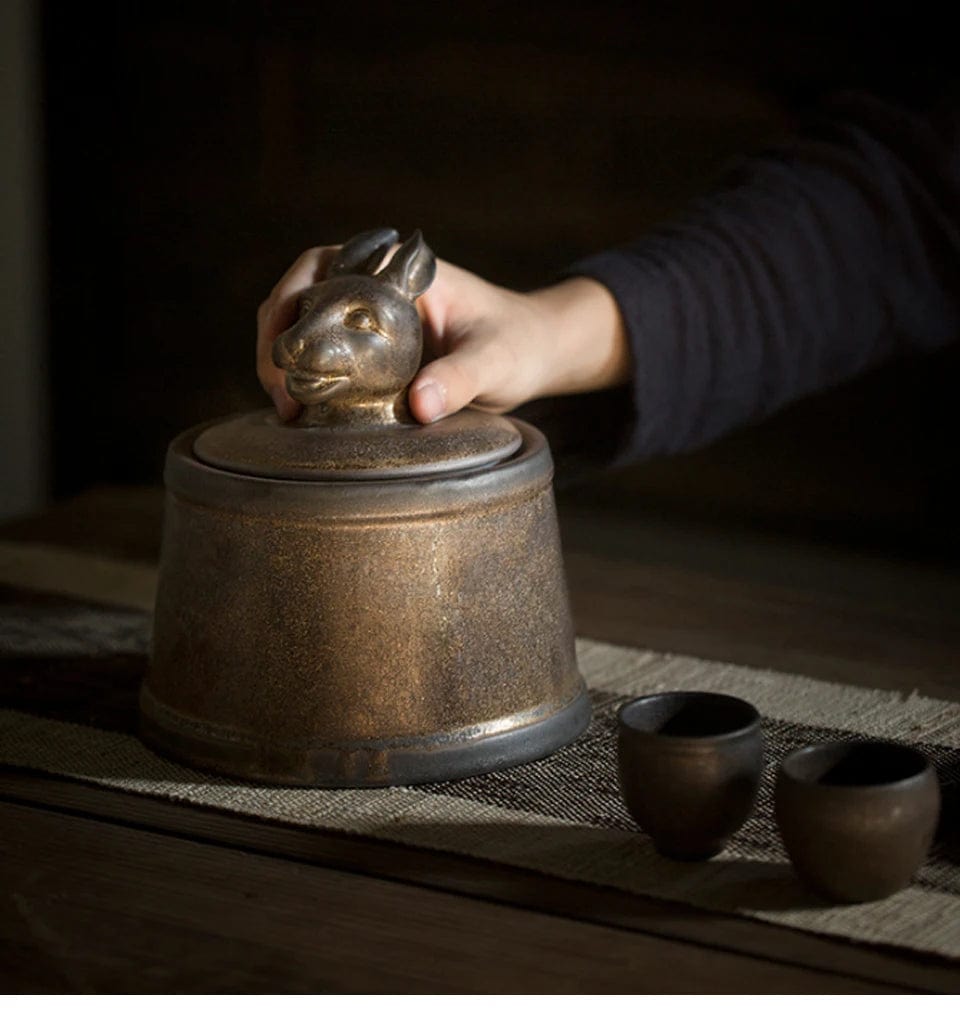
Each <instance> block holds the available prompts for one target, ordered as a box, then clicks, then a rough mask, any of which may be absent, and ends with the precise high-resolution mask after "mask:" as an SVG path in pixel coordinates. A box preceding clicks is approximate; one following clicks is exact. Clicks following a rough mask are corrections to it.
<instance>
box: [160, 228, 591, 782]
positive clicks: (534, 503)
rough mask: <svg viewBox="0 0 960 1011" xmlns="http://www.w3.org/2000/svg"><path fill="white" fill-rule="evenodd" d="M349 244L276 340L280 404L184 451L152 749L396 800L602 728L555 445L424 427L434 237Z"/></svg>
mask: <svg viewBox="0 0 960 1011" xmlns="http://www.w3.org/2000/svg"><path fill="white" fill-rule="evenodd" d="M396 240H397V234H396V232H394V231H392V230H388V229H380V230H377V231H374V232H368V233H364V234H363V235H360V236H357V237H356V238H355V239H352V240H351V241H350V242H348V243H347V244H346V245H345V246H344V247H343V248H342V249H341V251H340V253H339V254H338V258H337V260H336V262H334V264H333V265H332V266H331V267H330V268H329V270H328V272H327V276H326V278H325V279H324V280H322V281H320V282H319V283H318V284H316V285H314V286H313V287H312V288H309V289H308V290H307V291H306V292H305V293H304V294H303V296H302V298H301V301H300V318H299V320H298V322H297V323H296V324H295V325H294V326H293V327H291V329H290V330H288V331H286V332H285V333H284V334H282V335H281V336H280V337H279V338H278V340H277V342H276V344H275V345H274V361H275V362H276V364H277V365H279V366H280V367H282V368H284V369H285V370H286V372H287V379H286V384H287V389H288V391H289V393H290V394H291V396H292V397H293V398H294V399H295V400H298V401H299V402H300V403H301V404H302V405H303V407H302V412H301V414H300V416H299V418H298V419H296V421H294V422H288V423H282V422H280V420H279V419H278V418H277V417H276V415H275V414H274V412H273V411H272V410H265V411H259V412H254V413H251V414H245V415H240V416H235V417H232V418H228V419H225V420H220V421H214V422H211V423H208V424H204V425H200V426H198V427H197V428H194V429H192V430H190V431H187V432H184V433H183V434H182V435H180V436H179V437H177V438H176V439H175V440H174V441H173V442H172V444H171V445H170V448H169V451H168V454H167V463H166V470H165V483H166V489H167V491H166V505H165V519H164V531H163V547H162V553H161V566H160V579H159V584H158V589H157V601H156V611H155V624H154V637H153V650H152V662H151V667H150V670H149V673H148V675H147V677H146V679H145V682H144V685H143V688H142V691H141V733H142V737H143V738H144V740H145V742H146V743H147V744H148V745H150V746H151V747H153V748H155V749H156V750H159V751H161V752H164V753H166V754H168V755H170V756H172V757H174V758H175V759H177V760H178V761H181V762H183V763H185V764H187V765H195V766H199V767H202V768H206V769H210V770H214V771H217V772H221V773H224V774H228V775H231V776H237V777H241V778H247V779H252V780H258V781H262V782H267V783H276V784H300V785H316V786H329V787H359V786H384V785H397V784H409V783H418V782H429V781H437V780H445V779H455V778H459V777H464V776H470V775H474V774H478V773H481V772H486V771H490V770H493V769H497V768H501V767H504V766H508V765H513V764H518V763H521V762H526V761H529V760H532V759H535V758H538V757H541V756H543V755H546V754H548V753H550V752H552V751H553V750H555V749H556V748H558V747H560V746H561V745H563V744H565V743H567V742H569V741H570V740H572V739H573V738H575V737H576V736H577V735H578V734H579V733H580V732H581V731H582V730H583V729H584V727H585V726H586V725H587V723H588V722H589V713H590V709H589V703H588V700H587V695H586V690H585V686H584V684H583V681H582V679H581V677H580V674H579V672H578V670H577V667H576V659H575V654H574V645H573V633H572V625H571V620H570V612H569V604H568V600H567V593H566V586H565V581H564V575H563V568H562V560H561V555H560V542H559V534H558V529H557V522H556V515H555V509H554V501H553V490H552V472H553V467H552V461H551V457H550V452H549V448H548V446H547V443H546V440H545V439H544V437H543V435H542V434H541V433H540V432H539V431H537V430H536V429H535V428H533V427H532V426H530V425H527V424H524V423H522V422H520V421H517V420H513V419H509V418H505V417H498V416H494V415H490V414H487V413H485V412H482V411H476V410H471V409H467V410H464V411H461V412H460V413H459V414H456V415H454V416H452V417H449V418H446V419H443V420H441V421H438V422H436V423H434V424H432V425H426V426H421V425H419V424H417V423H416V422H414V421H413V419H412V418H411V417H410V415H409V414H408V412H407V408H406V387H407V386H408V384H409V383H410V381H411V380H412V379H413V377H414V375H415V374H416V372H417V369H418V367H419V364H420V359H421V353H422V334H421V329H420V321H419V317H418V314H417V311H416V306H415V302H416V299H417V297H418V296H419V295H420V294H422V293H423V291H425V290H426V288H427V287H428V286H429V284H430V283H431V281H432V279H433V275H434V270H435V261H434V257H433V254H432V253H431V252H430V250H429V249H428V248H427V246H426V245H425V244H424V242H423V239H422V237H421V236H420V234H419V232H417V233H414V235H413V236H411V238H410V239H408V240H407V241H406V242H405V243H404V244H403V245H402V246H400V248H399V249H398V250H397V252H396V253H395V254H394V255H393V257H392V258H391V259H390V260H389V262H388V263H387V265H386V266H384V267H383V268H382V269H379V270H378V267H380V265H381V263H382V262H383V260H384V259H385V257H386V256H387V254H388V252H389V250H390V248H391V247H392V246H393V245H394V244H395V242H396Z"/></svg>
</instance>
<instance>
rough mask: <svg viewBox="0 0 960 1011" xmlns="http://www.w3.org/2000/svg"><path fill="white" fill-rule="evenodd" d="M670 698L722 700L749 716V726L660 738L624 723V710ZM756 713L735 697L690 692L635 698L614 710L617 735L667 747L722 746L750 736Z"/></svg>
mask: <svg viewBox="0 0 960 1011" xmlns="http://www.w3.org/2000/svg"><path fill="white" fill-rule="evenodd" d="M670 698H684V699H696V698H699V699H712V700H716V699H724V700H726V701H732V702H735V703H737V704H738V705H740V706H742V707H743V708H744V713H745V715H747V716H749V717H750V719H749V722H748V723H745V724H744V725H743V726H742V727H737V728H736V729H734V730H726V731H724V732H723V733H720V734H670V735H669V736H668V735H666V734H660V733H658V732H657V731H656V730H645V729H644V728H642V727H636V726H632V725H631V724H629V723H628V722H627V716H628V715H629V714H628V710H631V709H634V708H640V707H641V706H642V705H643V704H650V703H651V702H653V701H654V700H655V699H670ZM760 721H761V717H760V712H759V710H758V709H757V707H756V706H755V705H753V703H752V702H748V701H747V700H746V699H743V698H740V696H739V695H729V694H727V693H726V692H705V691H690V690H684V689H680V690H675V691H666V692H651V693H649V694H648V695H639V696H637V698H634V699H630V700H628V701H627V702H624V703H623V704H622V705H621V706H620V707H619V708H618V709H617V725H618V728H619V730H620V732H621V733H623V732H626V733H629V734H633V735H636V736H637V737H647V738H651V739H653V738H656V739H657V740H659V741H663V742H664V743H666V742H670V743H671V744H695V743H698V742H699V743H706V742H722V741H728V740H733V739H735V738H737V737H745V736H747V735H748V734H752V733H753V732H754V731H756V730H757V729H758V728H759V726H760Z"/></svg>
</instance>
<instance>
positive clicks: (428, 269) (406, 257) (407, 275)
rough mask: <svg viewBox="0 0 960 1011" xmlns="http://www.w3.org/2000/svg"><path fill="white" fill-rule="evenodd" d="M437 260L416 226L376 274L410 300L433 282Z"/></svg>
mask: <svg viewBox="0 0 960 1011" xmlns="http://www.w3.org/2000/svg"><path fill="white" fill-rule="evenodd" d="M436 272H437V260H436V257H435V256H434V255H433V253H432V252H431V251H430V247H429V246H428V245H427V244H426V243H425V242H424V241H423V236H422V235H421V234H420V229H419V228H418V229H417V230H416V231H415V232H414V233H413V235H411V236H410V238H409V239H407V241H406V242H405V243H404V244H403V245H402V246H401V247H400V248H399V249H398V250H397V251H396V253H394V254H393V259H392V260H391V261H390V262H389V263H388V264H387V265H386V266H385V267H384V268H383V270H381V271H380V273H379V274H377V277H381V278H383V280H384V281H386V282H387V283H388V284H392V285H393V286H394V288H397V289H398V290H399V291H400V292H401V294H403V295H405V296H406V297H407V298H408V299H410V301H411V302H412V301H413V300H414V299H415V298H418V297H419V296H420V295H422V294H423V293H424V292H425V291H426V290H427V288H429V287H430V285H431V283H432V282H433V278H434V275H435V274H436Z"/></svg>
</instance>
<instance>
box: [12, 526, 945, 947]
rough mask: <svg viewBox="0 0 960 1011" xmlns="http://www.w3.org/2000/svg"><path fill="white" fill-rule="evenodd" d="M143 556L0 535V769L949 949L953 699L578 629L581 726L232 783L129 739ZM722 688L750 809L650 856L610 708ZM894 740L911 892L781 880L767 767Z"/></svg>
mask: <svg viewBox="0 0 960 1011" xmlns="http://www.w3.org/2000/svg"><path fill="white" fill-rule="evenodd" d="M152 579H153V573H152V572H151V570H149V568H148V567H145V566H132V565H129V564H127V563H121V562H111V561H108V560H101V559H96V560H93V559H86V560H85V559H84V557H83V556H80V555H76V554H74V553H70V552H64V551H60V550H54V549H46V548H38V547H29V548H27V547H24V546H22V545H3V544H0V584H4V586H5V589H3V591H2V593H0V671H2V678H0V689H2V694H0V704H2V705H3V706H4V707H5V708H2V709H0V762H3V763H6V764H9V765H13V766H20V767H27V768H31V769H39V770H44V771H46V772H50V773H56V774H59V775H62V776H67V777H72V778H75V779H81V780H88V781H92V782H95V783H99V784H103V785H105V786H108V787H111V788H113V789H116V790H122V791H131V792H134V793H143V794H149V795H153V796H157V797H164V798H169V799H170V800H172V801H178V802H182V803H187V804H194V805H198V806H204V807H211V808H219V809H222V810H228V811H236V812H242V813H243V814H246V815H254V816H257V817H259V818H262V819H265V820H269V821H274V822H283V823H291V824H297V825H305V826H313V827H316V828H318V829H325V830H336V831H340V832H347V833H357V834H360V835H364V836H369V837H373V838H378V839H388V840H394V841H397V842H401V843H405V844H410V845H414V846H418V847H424V848H427V849H434V850H444V851H448V852H452V853H458V854H464V855H467V856H471V857H476V858H481V859H485V860H491V861H496V862H498V863H501V864H507V865H512V866H516V867H521V868H526V869H530V870H534V871H538V872H541V873H543V874H547V875H554V876H557V877H560V878H566V879H572V880H576V881H582V882H590V883H594V884H598V885H603V886H608V887H612V888H616V889H620V890H622V891H625V892H631V893H638V894H642V895H650V896H657V897H661V898H666V899H670V900H674V901H680V902H684V903H688V904H690V905H693V906H699V907H702V908H708V909H716V910H722V911H727V912H733V913H737V914H740V915H744V916H750V917H756V918H758V919H763V920H769V921H773V922H776V923H779V924H783V925H787V926H790V927H793V928H796V929H800V930H807V931H813V932H817V933H822V934H831V935H839V936H843V937H846V938H849V939H854V940H858V941H868V942H874V943H882V944H890V945H896V946H899V947H903V948H912V949H916V950H920V951H927V952H935V953H938V954H941V955H946V956H950V957H960V838H958V832H957V800H958V795H960V705H956V704H953V703H948V702H944V701H941V700H937V699H931V698H925V697H922V696H920V695H916V694H914V695H910V696H909V697H904V696H901V695H899V694H897V693H893V692H887V691H872V690H866V689H861V688H854V687H849V686H844V685H836V684H827V683H824V682H822V681H814V680H812V679H808V678H803V677H797V676H794V675H789V674H783V673H778V672H776V671H769V670H756V669H751V668H745V667H740V666H734V665H731V664H725V663H717V662H712V661H706V660H698V659H695V658H692V657H686V656H668V655H663V654H658V653H652V652H646V651H643V650H637V649H626V648H622V647H617V646H612V645H609V644H605V643H601V642H594V641H589V640H581V641H580V642H579V643H578V655H579V661H580V666H581V670H582V671H583V674H584V676H585V678H586V680H587V683H588V685H589V686H590V689H591V694H592V697H593V704H594V718H593V722H592V724H591V726H590V728H589V730H588V731H587V732H586V733H585V734H584V735H583V736H582V737H581V738H580V739H579V740H577V741H576V742H574V743H573V744H571V745H569V746H568V747H566V748H564V749H562V750H561V751H560V752H558V753H557V754H555V755H553V756H552V757H550V758H548V759H544V760H543V761H540V762H536V763H533V764H531V765H527V766H524V767H521V768H516V769H509V770H506V771H503V772H498V773H493V774H489V775H486V776H478V777H475V778H473V779H469V780H464V781H461V782H457V783H444V784H437V785H431V786H420V787H405V788H393V789H384V790H372V791H371V790H348V791H325V790H317V789H289V788H287V789H271V788H266V787H261V786H251V785H245V784H241V783H238V782H231V781H228V780H224V779H221V778H217V777H214V776H208V775H205V774H203V773H199V772H195V771H193V770H190V769H186V768H183V767H181V766H178V765H176V764H174V763H172V762H169V761H167V760H165V759H162V758H159V757H157V756H155V755H154V754H152V753H151V752H149V751H148V750H146V749H145V748H144V747H143V746H142V745H141V744H140V742H139V741H138V740H137V738H136V736H135V735H134V732H133V728H134V726H135V719H136V690H137V686H138V683H139V679H140V677H141V676H142V673H143V669H144V663H145V655H146V650H147V646H148V640H149V631H150V616H149V613H148V612H147V611H146V610H145V605H146V604H148V602H149V600H150V594H151V591H152ZM685 688H696V689H703V690H709V691H719V692H727V693H730V694H734V695H739V696H741V697H743V698H745V699H748V700H749V701H751V702H752V703H753V704H754V705H755V706H756V707H757V708H758V709H759V710H760V712H761V713H762V714H763V715H764V734H765V744H766V755H767V770H766V774H765V776H764V781H763V785H762V788H761V793H760V798H759V802H758V805H757V809H756V811H755V813H754V815H753V816H752V817H751V818H750V819H749V821H748V822H747V823H746V824H745V825H744V826H743V828H742V829H741V830H740V831H739V832H738V833H737V835H736V836H735V837H734V839H733V840H732V841H731V843H730V844H729V846H728V847H727V849H726V850H725V851H724V852H723V853H722V854H721V855H720V856H718V857H715V858H714V859H713V860H710V861H709V862H706V863H698V864H683V863H675V862H673V861H670V860H666V859H664V858H662V857H660V856H658V855H657V853H656V852H655V851H654V849H653V847H652V845H651V844H650V842H649V840H648V839H647V838H646V837H645V836H644V834H643V833H642V832H641V831H640V830H639V829H638V828H637V827H636V826H635V825H634V823H633V822H632V821H631V819H630V816H629V815H628V814H627V812H626V810H625V809H624V807H623V804H622V802H621V800H620V797H619V792H618V788H617V775H616V764H615V758H616V755H615V725H616V720H615V714H616V709H617V707H618V706H619V705H620V703H621V702H622V701H623V700H625V699H627V698H630V697H634V696H637V695H642V694H645V693H648V692H653V691H660V690H664V689H685ZM851 736H853V737H864V738H874V739H884V740H894V741H902V742H907V743H910V744H912V745H914V746H915V747H917V748H919V749H920V750H921V751H923V752H924V753H925V754H926V755H928V756H929V758H930V759H931V760H932V761H933V763H934V764H935V766H936V768H937V771H938V774H939V777H940V782H941V786H942V788H943V792H944V802H945V809H944V810H945V814H944V818H943V820H942V824H941V830H940V832H939V834H938V840H937V842H936V843H935V846H934V849H933V851H932V853H931V855H930V857H929V859H928V861H927V863H926V865H925V866H924V867H923V868H922V869H921V871H920V872H919V874H918V875H917V877H916V879H915V881H914V884H913V885H912V886H911V887H910V888H908V889H906V890H905V891H902V892H900V893H899V894H897V895H894V896H892V897H891V898H888V899H885V900H883V901H881V902H874V903H867V904H863V905H855V906H844V905H831V904H829V903H827V902H824V901H823V900H820V899H818V898H817V897H815V896H813V895H812V894H810V893H809V892H807V891H806V890H805V889H804V888H803V887H802V886H801V885H800V884H799V882H798V881H797V880H796V878H795V876H794V874H793V872H792V870H791V868H790V865H789V862H788V861H787V858H786V855H785V853H784V851H783V848H782V846H781V843H780V841H779V838H778V835H777V830H776V825H775V823H774V820H773V813H772V800H773V776H774V773H775V771H776V766H777V763H778V762H779V761H780V759H781V758H782V757H783V756H784V755H785V754H787V753H788V752H789V751H791V750H792V749H794V748H796V747H799V746H801V745H803V744H806V743H809V742H813V741H818V740H824V739H827V738H837V737H851Z"/></svg>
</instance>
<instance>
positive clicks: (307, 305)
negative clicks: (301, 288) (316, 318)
mask: <svg viewBox="0 0 960 1011" xmlns="http://www.w3.org/2000/svg"><path fill="white" fill-rule="evenodd" d="M312 308H313V300H312V299H309V298H302V299H300V315H301V317H302V316H306V315H307V313H308V312H309V311H310V310H311V309H312Z"/></svg>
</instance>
